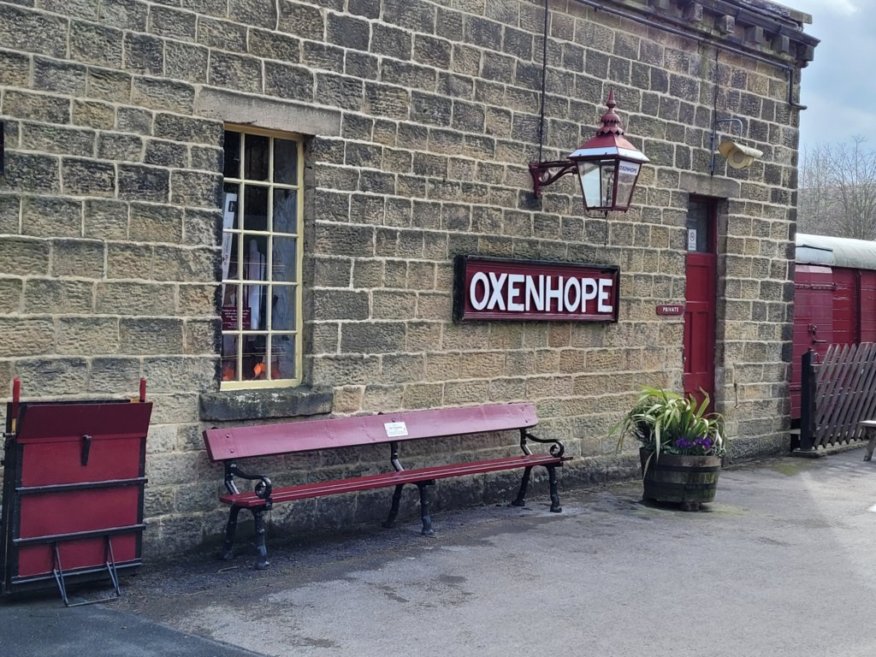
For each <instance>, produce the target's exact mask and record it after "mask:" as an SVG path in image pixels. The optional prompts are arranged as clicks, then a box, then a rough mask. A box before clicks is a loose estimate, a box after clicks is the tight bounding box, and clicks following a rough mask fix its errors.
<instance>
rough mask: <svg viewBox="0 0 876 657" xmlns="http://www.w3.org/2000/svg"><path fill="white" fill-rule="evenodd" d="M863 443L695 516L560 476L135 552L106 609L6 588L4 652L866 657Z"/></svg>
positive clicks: (872, 467)
mask: <svg viewBox="0 0 876 657" xmlns="http://www.w3.org/2000/svg"><path fill="white" fill-rule="evenodd" d="M862 457H863V448H860V449H854V450H851V451H847V452H844V453H839V454H833V455H830V456H827V457H825V458H820V459H800V458H792V457H786V458H778V459H771V460H768V461H761V462H758V463H754V464H747V465H742V466H738V467H733V468H729V469H725V470H723V471H722V473H721V476H720V481H719V484H718V494H717V498H716V500H715V502H714V503H712V504H710V505H708V510H706V511H702V512H684V511H681V510H679V509H678V508H673V507H657V506H650V505H645V504H643V503H642V502H641V500H640V496H641V484H640V483H639V482H637V481H632V482H622V483H618V484H610V485H606V486H604V487H599V488H587V489H576V490H561V499H562V502H563V513H561V514H552V513H549V512H548V505H547V501H546V500H544V499H541V497H540V496H533V497H532V499H531V500H530V501H529V506H528V507H526V508H523V509H520V508H515V507H510V506H492V507H478V508H474V509H466V510H462V511H455V512H442V513H438V514H435V516H434V517H433V520H434V523H435V528H436V530H437V534H436V535H435V536H434V537H432V538H426V537H423V536H421V535H420V534H419V521H418V519H417V518H411V519H409V520H408V521H406V522H404V523H401V524H400V525H399V526H398V527H397V528H395V529H393V530H384V529H380V528H373V529H372V528H359V529H355V530H351V531H349V532H346V533H343V534H342V533H338V532H335V533H331V534H324V535H320V536H311V537H307V538H306V539H304V540H300V539H299V540H297V541H292V540H289V539H286V540H285V541H284V540H283V537H281V536H276V535H272V537H271V538H270V539H269V549H270V557H271V562H272V563H271V567H270V568H269V569H268V570H267V571H255V570H252V562H253V557H252V555H249V554H245V555H241V556H239V557H238V558H237V559H236V560H235V561H233V562H230V563H229V562H220V561H215V560H213V559H212V558H211V557H210V555H207V554H190V555H186V556H185V557H183V558H179V559H177V560H176V561H174V562H171V563H166V564H158V565H150V564H148V563H147V564H146V565H145V566H144V567H143V568H142V570H141V571H140V572H139V573H138V574H137V575H129V576H127V577H124V578H123V581H122V594H123V595H122V598H121V599H119V600H117V601H115V602H112V603H107V604H98V605H88V606H82V607H75V608H72V607H71V608H65V607H64V605H63V603H62V602H61V601H60V598H59V597H58V596H57V595H56V594H54V593H51V592H49V593H48V594H46V595H43V596H39V597H36V598H15V597H13V598H6V599H3V600H2V601H0V657H30V656H36V655H40V656H41V657H54V656H65V657H66V656H77V657H84V656H86V655H89V656H90V655H99V656H101V657H103V656H113V657H114V656H116V655H118V656H125V657H128V656H131V657H158V656H159V655H160V656H162V657H177V656H179V657H244V656H250V657H252V656H253V655H269V656H277V657H291V656H295V657H299V656H301V657H371V656H375V657H377V656H379V657H396V656H399V657H401V656H404V657H419V656H426V655H429V656H432V655H441V656H442V657H456V656H460V657H461V656H466V657H468V656H470V655H477V656H485V657H493V656H495V657H499V656H502V657H505V656H507V655H512V654H520V653H533V654H544V655H550V656H551V657H583V656H589V655H598V656H599V657H628V656H629V657H633V656H635V657H638V656H647V657H664V656H666V657H670V656H672V657H688V656H690V657H694V656H696V657H725V656H726V657H729V656H733V657H755V656H759V655H765V656H770V657H783V656H785V655H787V656H791V655H793V656H794V657H828V656H829V657H874V656H876V633H874V632H873V631H872V630H870V628H869V627H868V625H867V624H866V623H865V622H864V621H865V620H866V616H867V614H866V613H865V612H867V613H869V609H870V606H871V605H872V604H873V600H874V594H876V569H874V567H873V564H874V554H876V550H874V549H873V548H874V546H876V461H873V462H864V461H863V460H862ZM276 533H277V532H274V534H276ZM105 593H106V591H102V590H100V589H98V590H83V591H77V592H76V595H74V596H73V601H74V602H75V601H77V600H79V599H80V597H81V598H82V599H85V598H89V597H94V596H98V597H99V596H101V595H105Z"/></svg>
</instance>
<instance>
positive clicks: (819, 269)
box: [790, 233, 876, 422]
mask: <svg viewBox="0 0 876 657" xmlns="http://www.w3.org/2000/svg"><path fill="white" fill-rule="evenodd" d="M795 260H796V274H795V276H794V288H795V298H794V332H793V342H794V349H793V360H792V362H791V385H790V393H791V420H792V421H795V422H796V421H797V420H799V419H800V359H801V358H802V357H803V354H804V353H806V351H807V350H809V349H812V350H814V351H815V352H816V353H817V354H818V355H819V356H823V355H824V353H825V352H826V351H827V347H828V346H829V345H831V344H858V343H861V342H876V242H873V241H868V240H853V239H848V238H843V237H828V236H826V235H808V234H803V233H799V234H798V235H797V252H796V257H795Z"/></svg>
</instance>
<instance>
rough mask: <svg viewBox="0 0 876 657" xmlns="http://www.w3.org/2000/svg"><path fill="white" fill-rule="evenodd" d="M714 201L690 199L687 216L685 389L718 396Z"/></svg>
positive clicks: (690, 391) (689, 392) (711, 396)
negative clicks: (716, 384) (716, 381)
mask: <svg viewBox="0 0 876 657" xmlns="http://www.w3.org/2000/svg"><path fill="white" fill-rule="evenodd" d="M714 215H715V212H714V204H713V203H710V202H708V201H691V203H690V206H689V207H688V216H687V257H686V279H687V284H686V286H685V306H684V377H683V378H684V382H683V383H684V392H685V394H694V395H696V396H697V397H698V398H702V392H703V391H704V392H705V393H706V394H708V395H709V398H710V399H712V400H714V398H715V305H716V304H715V277H716V255H715V239H714Z"/></svg>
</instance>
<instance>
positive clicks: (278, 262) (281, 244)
mask: <svg viewBox="0 0 876 657" xmlns="http://www.w3.org/2000/svg"><path fill="white" fill-rule="evenodd" d="M297 248H298V240H297V239H296V238H294V237H282V236H280V235H274V239H273V242H272V245H271V255H272V258H273V262H272V267H271V269H272V272H271V273H272V274H273V280H275V281H285V282H287V283H295V282H297V281H298V251H297Z"/></svg>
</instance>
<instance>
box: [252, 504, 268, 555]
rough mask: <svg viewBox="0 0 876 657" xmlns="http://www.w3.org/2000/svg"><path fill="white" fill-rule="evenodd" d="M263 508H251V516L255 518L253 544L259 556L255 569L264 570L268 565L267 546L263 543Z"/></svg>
mask: <svg viewBox="0 0 876 657" xmlns="http://www.w3.org/2000/svg"><path fill="white" fill-rule="evenodd" d="M262 512H263V509H252V517H253V520H255V541H256V543H255V546H256V551H257V552H258V554H259V556H258V559H257V560H256V565H255V568H256V570H264V569H265V568H267V567H268V547H267V545H265V518H264V515H263V513H262Z"/></svg>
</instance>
